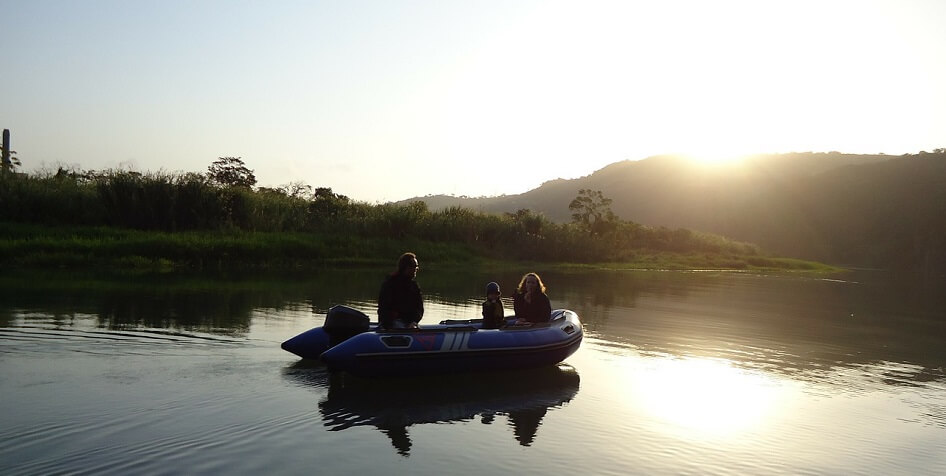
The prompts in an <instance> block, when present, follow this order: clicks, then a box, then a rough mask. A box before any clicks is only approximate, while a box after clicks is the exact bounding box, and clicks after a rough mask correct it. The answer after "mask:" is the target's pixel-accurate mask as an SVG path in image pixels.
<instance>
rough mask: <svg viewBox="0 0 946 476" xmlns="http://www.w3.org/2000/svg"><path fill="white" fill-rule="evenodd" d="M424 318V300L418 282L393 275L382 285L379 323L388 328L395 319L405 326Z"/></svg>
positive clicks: (401, 275) (379, 302) (379, 300)
mask: <svg viewBox="0 0 946 476" xmlns="http://www.w3.org/2000/svg"><path fill="white" fill-rule="evenodd" d="M422 317H424V298H423V296H422V295H421V293H420V286H418V285H417V281H414V280H413V279H412V278H409V277H407V276H404V275H403V274H392V275H389V276H388V277H387V279H385V280H384V283H383V284H381V292H380V293H379V295H378V322H379V323H380V324H381V325H382V326H383V327H387V328H391V327H393V325H394V320H395V319H400V320H402V321H404V323H405V324H410V323H411V322H419V321H420V319H421V318H422Z"/></svg>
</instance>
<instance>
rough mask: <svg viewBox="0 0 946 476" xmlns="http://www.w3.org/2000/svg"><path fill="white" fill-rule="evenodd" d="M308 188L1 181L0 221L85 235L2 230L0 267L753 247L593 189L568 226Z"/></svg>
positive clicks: (91, 179) (537, 257)
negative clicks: (642, 217)
mask: <svg viewBox="0 0 946 476" xmlns="http://www.w3.org/2000/svg"><path fill="white" fill-rule="evenodd" d="M311 190H312V188H311V187H308V186H307V185H304V184H301V183H296V184H291V185H289V186H284V187H279V188H260V189H258V190H253V189H251V188H249V187H244V186H228V187H221V186H220V184H219V183H218V181H217V180H214V179H211V178H210V177H209V176H206V175H203V174H194V173H184V174H175V173H167V172H156V173H150V172H149V173H139V172H132V171H122V170H107V171H103V172H95V171H89V172H81V171H65V170H62V169H60V170H59V171H57V173H56V174H50V173H46V174H34V175H28V174H4V175H3V176H0V223H8V224H10V223H21V224H34V225H35V226H49V225H51V226H60V227H61V226H62V225H72V226H80V227H85V228H61V229H64V230H73V231H72V233H79V235H82V236H71V235H70V236H69V237H55V238H54V237H52V236H51V234H54V233H52V231H51V230H56V229H59V228H44V230H45V231H43V232H41V233H36V234H30V233H25V234H24V233H19V235H17V233H12V234H11V233H10V232H7V236H6V239H7V240H8V241H7V242H5V243H4V245H3V246H4V248H3V249H0V261H3V262H8V263H18V264H28V263H29V262H31V260H32V262H34V263H37V264H38V263H47V264H48V263H60V264H62V265H70V266H72V265H75V266H78V265H80V264H82V263H88V262H101V261H105V262H110V263H114V264H116V265H118V266H134V267H144V266H146V265H148V266H153V267H156V268H165V267H168V266H169V263H173V264H174V265H180V266H188V267H208V266H210V267H213V266H226V265H227V263H251V264H252V266H266V265H274V264H277V263H281V264H284V265H297V264H299V263H308V264H313V263H323V264H325V263H338V262H356V263H357V262H365V261H372V260H379V259H381V260H389V259H390V256H392V255H397V254H399V253H400V252H402V251H403V249H406V248H405V247H407V248H413V249H417V250H424V254H425V256H429V254H430V253H435V254H439V255H441V256H443V257H444V259H447V260H451V261H456V262H460V261H463V260H468V259H471V257H473V256H481V257H487V258H490V259H497V260H524V261H555V262H573V263H595V262H618V261H625V262H629V261H634V260H636V259H638V258H639V257H640V256H647V255H651V254H653V253H684V254H685V253H690V254H693V253H699V254H702V255H703V256H709V255H714V256H716V255H720V256H722V255H725V256H731V255H740V256H743V257H745V256H757V255H758V250H757V249H756V248H755V247H754V246H752V245H747V244H744V243H736V242H732V241H729V240H726V239H725V238H722V237H719V236H713V235H707V234H701V233H694V232H691V231H689V230H684V229H677V230H670V229H666V228H653V227H646V226H642V225H639V224H636V223H633V222H627V221H621V220H618V219H616V218H615V217H614V215H613V214H612V213H610V209H609V205H610V201H609V200H608V199H606V198H605V197H603V195H601V193H600V192H591V191H588V190H583V191H582V193H581V194H580V195H579V198H580V199H581V200H579V199H576V201H577V203H578V205H576V207H574V209H575V212H576V214H579V215H581V216H582V217H585V218H582V219H579V220H576V222H574V223H568V224H559V223H555V222H552V221H551V220H549V219H548V218H546V217H545V215H543V214H541V213H537V212H534V211H532V210H529V209H520V210H518V211H516V212H515V213H507V214H502V215H500V214H491V213H484V212H477V211H473V210H471V209H469V208H463V207H458V206H454V207H449V208H446V209H444V210H441V211H431V210H430V209H429V208H428V207H427V205H426V204H425V203H424V202H421V201H415V202H411V203H407V204H403V205H395V204H383V205H369V204H365V203H359V202H353V201H351V200H350V199H349V198H348V197H346V196H344V195H341V194H337V193H335V192H333V191H332V189H331V188H327V187H320V188H316V189H315V190H314V191H311ZM21 226H29V225H21ZM75 230H82V231H79V232H76V231H75ZM89 230H92V231H89ZM135 230H138V231H135ZM119 232H120V233H119ZM2 233H3V232H2V230H0V235H2ZM86 235H87V236H86ZM119 235H120V236H119ZM117 259H120V260H121V261H115V260H117ZM428 259H429V258H428ZM704 261H706V262H711V261H713V260H706V259H705V260H704ZM740 266H745V264H741V265H740Z"/></svg>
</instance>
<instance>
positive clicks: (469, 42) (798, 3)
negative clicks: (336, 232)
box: [0, 0, 946, 203]
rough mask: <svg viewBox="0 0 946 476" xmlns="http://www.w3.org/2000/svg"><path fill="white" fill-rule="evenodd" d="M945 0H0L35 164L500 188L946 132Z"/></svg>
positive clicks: (28, 164) (410, 188)
mask: <svg viewBox="0 0 946 476" xmlns="http://www.w3.org/2000/svg"><path fill="white" fill-rule="evenodd" d="M943 25H946V1H943V0H880V1H877V0H851V1H846V0H813V1H811V0H790V1H789V0H786V1H781V0H746V1H737V0H714V1H706V0H662V1H654V0H646V1H637V0H624V1H613V2H612V1H598V0H582V1H554V0H536V1H532V0H504V1H490V0H430V1H425V0H411V1H407V0H404V1H401V0H383V1H359V0H344V1H341V0H339V1H315V0H306V1H290V0H269V1H247V0H230V1H219V0H184V1H180V0H160V1H152V0H132V1H126V0H82V1H79V0H0V71H2V72H0V128H5V129H10V130H11V139H12V147H11V148H12V149H13V150H15V151H16V152H17V157H18V158H19V159H20V161H21V162H22V163H23V169H24V170H26V171H37V170H50V169H52V170H55V169H56V168H57V167H58V166H69V167H77V168H81V169H83V170H88V169H95V170H100V169H108V168H123V169H132V170H137V171H142V172H146V171H166V172H203V171H206V169H207V166H208V165H210V163H212V162H213V161H214V160H216V159H217V158H218V157H227V156H233V157H242V159H243V160H244V162H245V163H246V164H247V166H248V167H249V168H250V169H253V170H254V172H255V175H256V178H257V179H258V181H259V182H258V185H260V186H268V187H275V186H280V185H285V184H288V183H292V182H303V183H305V184H308V185H311V186H313V187H331V188H332V189H333V191H335V192H337V193H341V194H344V195H347V196H349V197H351V198H352V199H355V200H358V201H364V202H369V203H381V202H386V201H393V200H401V199H405V198H410V197H416V196H424V195H428V194H451V195H467V196H493V195H500V194H515V193H522V192H525V191H528V190H531V189H533V188H535V187H537V186H539V185H541V184H542V183H543V182H545V181H548V180H552V179H556V178H576V177H581V176H585V175H588V174H590V173H592V172H594V171H595V170H598V169H600V168H601V167H604V166H606V165H608V164H611V163H614V162H618V161H622V160H627V159H630V160H638V159H643V158H646V157H648V156H652V155H657V154H669V153H675V154H690V155H693V156H696V157H700V158H703V159H705V160H708V161H712V160H717V159H720V158H724V157H732V156H735V155H738V154H749V153H779V152H804V151H814V152H828V151H841V152H847V153H865V154H866V153H871V154H872V153H887V154H892V155H900V154H904V153H916V152H919V151H922V150H926V151H931V150H932V149H935V148H941V147H946V86H944V85H946V27H944V26H943Z"/></svg>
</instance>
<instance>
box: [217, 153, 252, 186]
mask: <svg viewBox="0 0 946 476" xmlns="http://www.w3.org/2000/svg"><path fill="white" fill-rule="evenodd" d="M207 177H208V178H210V180H212V181H213V182H214V183H217V184H218V185H224V186H227V187H244V188H253V186H254V185H256V176H255V175H253V171H252V170H250V169H248V168H247V167H246V164H244V163H243V159H242V158H241V157H220V158H219V159H217V160H215V161H214V162H213V163H212V164H210V167H207Z"/></svg>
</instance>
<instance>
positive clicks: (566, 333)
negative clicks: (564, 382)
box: [282, 306, 583, 377]
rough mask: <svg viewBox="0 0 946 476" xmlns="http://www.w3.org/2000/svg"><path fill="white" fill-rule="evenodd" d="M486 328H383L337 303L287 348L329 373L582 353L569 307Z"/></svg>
mask: <svg viewBox="0 0 946 476" xmlns="http://www.w3.org/2000/svg"><path fill="white" fill-rule="evenodd" d="M514 321H515V318H511V319H509V320H508V322H509V324H512V323H513V322H514ZM481 326H482V320H480V319H471V320H460V321H442V322H441V323H440V324H433V325H421V326H420V328H419V329H397V330H379V329H378V327H377V324H372V323H370V322H369V319H368V316H366V315H365V314H364V313H362V312H360V311H358V310H355V309H352V308H350V307H346V306H334V307H332V308H331V309H330V310H329V312H328V315H327V316H326V319H325V324H324V325H323V326H322V327H316V328H314V329H310V330H308V331H306V332H303V333H302V334H299V335H297V336H295V337H293V338H291V339H289V340H287V341H285V342H283V343H282V348H283V350H286V351H288V352H291V353H293V354H295V355H298V356H299V357H302V358H304V359H319V360H321V361H322V362H324V363H325V365H326V366H328V368H329V370H336V371H337V370H341V371H346V372H348V373H351V374H353V375H357V376H361V377H375V376H388V375H391V376H393V375H417V374H442V373H455V372H478V371H496V370H511V369H522V368H530V367H544V366H548V365H555V364H557V363H559V362H561V361H563V360H565V359H566V358H567V357H568V356H570V355H572V354H573V353H574V352H575V351H576V350H578V346H579V345H581V339H582V335H583V332H582V327H581V321H579V319H578V315H577V314H575V313H574V312H572V311H569V310H566V309H557V310H554V311H552V315H551V320H550V321H549V322H547V323H540V324H533V325H531V326H513V325H509V326H507V327H505V328H503V329H482V328H481Z"/></svg>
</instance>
